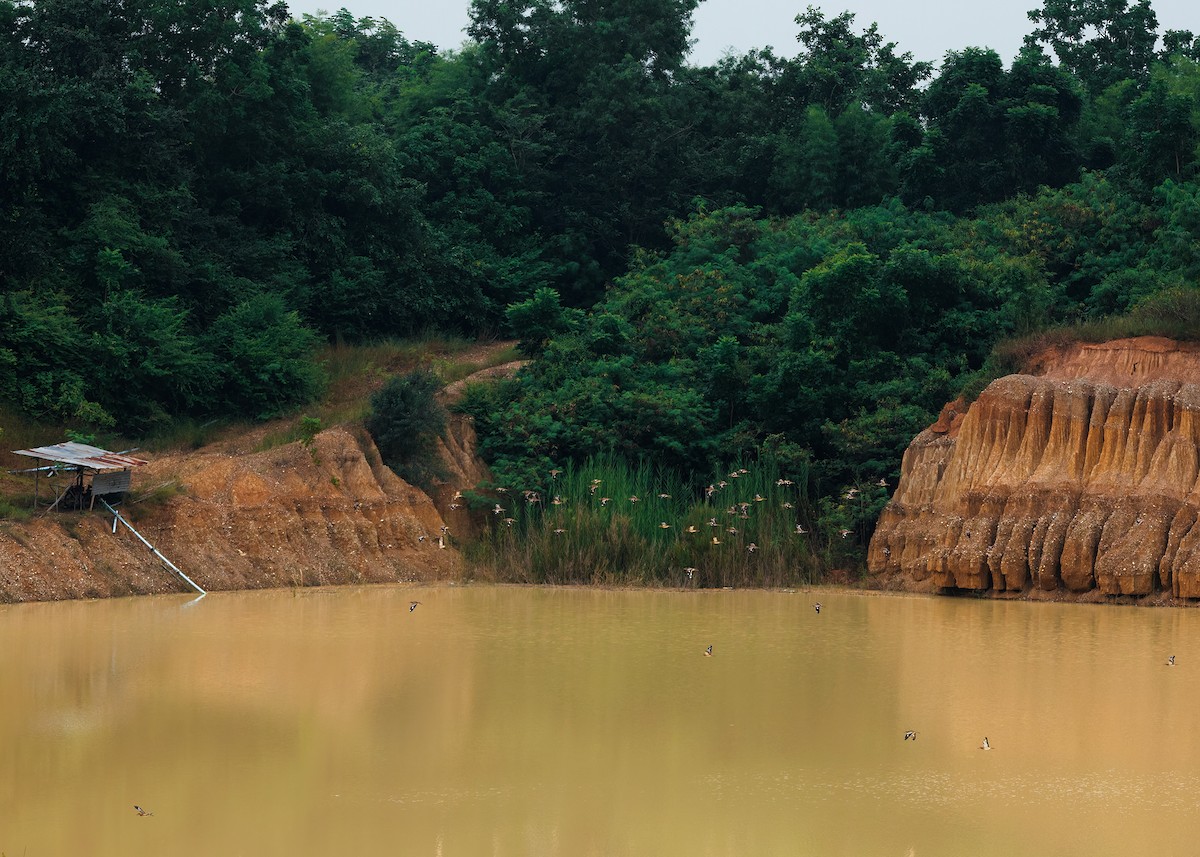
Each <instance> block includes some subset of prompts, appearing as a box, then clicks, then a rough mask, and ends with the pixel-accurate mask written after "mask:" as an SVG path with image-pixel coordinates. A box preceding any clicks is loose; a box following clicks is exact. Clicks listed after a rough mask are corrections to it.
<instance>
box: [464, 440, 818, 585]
mask: <svg viewBox="0 0 1200 857" xmlns="http://www.w3.org/2000/svg"><path fill="white" fill-rule="evenodd" d="M807 477H808V474H807V472H804V473H798V474H791V475H789V476H783V475H781V474H780V473H779V471H778V468H777V467H776V466H775V465H774V464H773V463H772V462H756V463H752V464H749V465H748V466H741V465H740V464H738V465H735V466H733V467H731V468H729V469H727V470H723V471H721V472H720V473H715V474H713V477H712V480H711V481H710V482H709V483H708V484H707V486H705V487H703V488H701V489H695V488H692V487H689V485H688V484H687V483H685V482H684V481H683V480H682V479H680V478H679V477H678V476H677V475H675V474H672V473H669V472H664V471H660V470H656V469H655V468H652V467H649V466H646V465H640V466H631V465H628V464H626V463H625V462H623V461H621V460H619V459H616V458H613V457H597V458H592V459H589V460H588V461H586V462H584V463H583V464H581V465H579V466H575V465H571V464H568V465H564V466H563V467H562V468H561V469H555V470H553V471H548V472H547V473H546V474H545V476H544V478H543V479H541V480H540V482H541V484H539V485H536V486H522V487H519V488H515V487H509V486H493V489H492V494H493V496H494V497H496V498H498V500H495V501H489V502H491V503H492V512H491V514H489V515H488V518H489V522H490V524H491V526H490V527H489V530H488V533H487V534H486V535H485V537H484V538H483V539H482V540H481V542H480V544H479V545H478V547H477V549H476V550H473V551H472V558H473V559H475V560H476V561H477V562H480V563H482V564H483V565H485V566H486V567H487V568H488V570H489V572H490V573H491V574H492V575H493V576H494V577H496V578H497V579H500V580H511V581H518V582H527V583H592V584H597V583H598V584H617V585H620V584H641V585H661V586H693V587H714V586H751V585H753V586H790V585H796V584H802V583H809V582H812V580H813V579H814V578H815V576H816V573H817V569H818V547H817V546H816V545H814V544H813V541H814V540H815V539H819V538H820V537H819V536H818V535H817V534H815V533H813V532H812V530H813V529H814V528H813V526H812V510H811V509H810V508H809V507H808V506H807V504H806V503H805V502H804V501H803V498H804V496H805V493H806V492H805V488H806V481H807Z"/></svg>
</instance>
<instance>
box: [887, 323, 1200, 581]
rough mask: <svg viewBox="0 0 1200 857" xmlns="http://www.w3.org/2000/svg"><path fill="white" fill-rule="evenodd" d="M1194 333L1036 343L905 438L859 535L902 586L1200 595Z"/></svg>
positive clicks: (1199, 358)
mask: <svg viewBox="0 0 1200 857" xmlns="http://www.w3.org/2000/svg"><path fill="white" fill-rule="evenodd" d="M1198 450H1200V347H1197V346H1195V345H1190V344H1189V345H1181V344H1177V343H1173V342H1170V341H1167V340H1162V339H1157V338H1149V337H1144V338H1139V339H1134V340H1122V341H1118V342H1110V343H1105V344H1102V345H1077V346H1073V347H1070V348H1067V349H1063V350H1060V351H1056V352H1052V353H1048V354H1046V355H1044V356H1043V357H1042V358H1041V359H1039V360H1038V361H1037V362H1036V364H1035V365H1034V366H1033V367H1032V368H1031V374H1028V375H1010V376H1008V377H1005V378H1001V379H999V380H997V381H995V382H994V383H992V384H991V385H990V386H989V387H988V388H987V389H986V390H985V391H984V392H983V393H982V394H981V395H980V397H979V398H978V400H976V401H975V402H974V403H973V404H971V406H970V407H969V408H968V409H966V412H965V414H963V413H957V414H956V413H955V412H954V408H953V407H951V408H950V409H949V410H948V412H947V413H944V414H943V418H942V419H939V421H938V423H937V424H935V425H934V426H932V427H930V428H929V429H927V430H925V431H924V432H922V433H921V434H920V435H918V436H917V437H916V439H915V440H913V442H912V444H911V445H910V446H909V448H908V450H907V452H906V453H905V455H904V461H903V466H902V472H901V478H900V482H899V485H898V487H897V490H896V493H895V496H894V497H893V498H892V500H891V502H890V503H889V504H888V506H887V507H886V508H885V510H884V512H883V514H882V516H881V518H880V520H879V523H878V527H877V529H876V532H875V536H874V537H873V539H872V540H871V545H870V550H869V555H868V567H869V569H870V571H871V573H872V574H874V575H877V576H879V577H881V578H883V579H884V580H886V581H889V582H893V583H894V582H899V583H901V584H902V585H907V586H910V587H917V588H919V587H925V588H933V587H943V588H955V589H973V590H994V591H1001V592H1023V591H1034V592H1045V593H1050V592H1069V593H1076V594H1082V593H1095V594H1102V595H1127V596H1148V595H1154V594H1156V593H1160V594H1163V595H1167V596H1172V597H1179V598H1193V599H1194V598H1200V526H1197V518H1198V516H1200V481H1198V476H1200V454H1198Z"/></svg>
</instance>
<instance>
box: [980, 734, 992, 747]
mask: <svg viewBox="0 0 1200 857" xmlns="http://www.w3.org/2000/svg"><path fill="white" fill-rule="evenodd" d="M979 749H980V750H990V749H992V745H991V744H989V743H988V739H987V736H986V735H984V736H983V743H982V744H980V745H979Z"/></svg>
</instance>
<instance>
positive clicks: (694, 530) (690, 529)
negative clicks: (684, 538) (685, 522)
mask: <svg viewBox="0 0 1200 857" xmlns="http://www.w3.org/2000/svg"><path fill="white" fill-rule="evenodd" d="M687 532H689V533H698V532H700V528H699V527H697V526H696V525H695V524H691V525H690V526H689V527H688V528H687Z"/></svg>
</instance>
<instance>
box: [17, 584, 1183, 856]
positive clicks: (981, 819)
mask: <svg viewBox="0 0 1200 857" xmlns="http://www.w3.org/2000/svg"><path fill="white" fill-rule="evenodd" d="M818 599H819V600H820V601H821V603H822V605H823V609H822V610H821V612H820V614H819V615H818V614H817V613H816V612H815V611H814V610H813V607H812V604H813V602H814V601H816V600H818ZM412 600H418V601H420V602H421V604H420V605H418V606H417V608H416V609H415V610H412V611H410V610H409V605H410V601H412ZM710 644H711V645H712V646H713V656H712V657H705V656H704V654H703V653H704V649H705V647H706V646H708V645H710ZM1171 654H1174V655H1176V665H1175V666H1167V665H1166V664H1165V662H1166V659H1167V657H1168V656H1169V655H1171ZM1198 718H1200V611H1195V610H1171V609H1138V608H1129V607H1122V608H1114V607H1096V606H1080V605H1071V606H1062V605H1048V604H1024V603H994V602H987V601H967V600H950V599H937V598H916V597H881V596H860V595H854V594H847V593H839V592H833V591H815V592H796V593H770V592H700V593H679V592H642V591H630V592H624V591H622V592H612V591H594V590H582V589H581V590H564V589H526V588H505V587H501V588H485V587H478V588H454V587H446V588H437V589H403V588H391V587H381V588H375V587H373V588H353V589H328V590H305V591H300V592H296V593H292V592H254V593H236V594H213V595H210V596H208V597H207V598H205V599H203V600H201V601H199V602H197V603H190V602H189V600H188V599H186V598H184V597H163V598H158V597H155V598H139V599H127V600H116V601H104V602H88V603H67V604H37V605H15V606H6V607H0V852H2V853H4V854H5V855H7V857H62V855H84V854H86V855H91V857H118V855H119V857H141V855H156V857H157V855H173V857H187V855H206V857H207V855H222V857H236V855H247V857H251V855H252V856H253V857H262V856H263V855H288V857H300V856H301V855H329V854H347V855H364V857H370V855H388V857H392V855H397V854H402V855H431V857H459V855H461V857H480V855H497V857H499V855H512V857H540V855H564V857H586V856H587V855H605V857H614V855H631V857H632V855H638V857H642V855H646V857H649V855H660V856H661V855H666V856H667V857H670V855H680V857H683V856H684V855H686V857H703V855H737V857H765V855H789V857H791V855H855V857H871V855H901V857H904V855H920V857H930V855H935V856H936V857H940V856H941V855H944V856H945V857H951V855H953V857H959V855H1004V856H1005V857H1009V856H1010V855H1016V854H1023V855H1057V857H1063V855H1081V857H1082V855H1087V857H1102V855H1121V857H1128V855H1130V854H1154V855H1185V854H1186V855H1193V854H1195V853H1196V847H1197V846H1196V831H1197V830H1200V724H1198V722H1197V721H1198ZM910 729H911V730H915V731H916V732H917V737H916V739H915V740H910V741H905V740H904V739H903V737H902V736H903V734H904V732H905V731H906V730H910ZM984 736H987V737H988V739H989V742H990V744H991V746H992V749H991V750H989V751H984V750H981V749H979V746H980V743H981V741H982V739H983V738H984ZM134 804H138V805H141V806H143V807H145V808H146V809H147V810H149V811H151V812H153V813H154V814H153V816H148V817H140V816H138V815H137V814H136V813H135V812H134V809H133V806H134Z"/></svg>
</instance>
